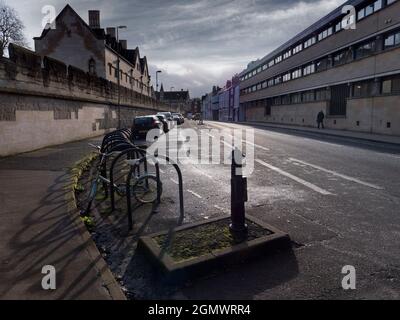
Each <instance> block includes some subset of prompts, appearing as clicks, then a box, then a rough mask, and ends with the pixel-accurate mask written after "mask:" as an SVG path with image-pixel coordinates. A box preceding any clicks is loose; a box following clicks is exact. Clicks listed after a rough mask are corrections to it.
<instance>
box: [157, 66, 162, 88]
mask: <svg viewBox="0 0 400 320" xmlns="http://www.w3.org/2000/svg"><path fill="white" fill-rule="evenodd" d="M159 73H162V71H161V70H158V71H157V72H156V91H157V92H158V74H159Z"/></svg>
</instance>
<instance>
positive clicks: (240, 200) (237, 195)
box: [230, 148, 247, 238]
mask: <svg viewBox="0 0 400 320" xmlns="http://www.w3.org/2000/svg"><path fill="white" fill-rule="evenodd" d="M235 155H236V156H235ZM243 157H244V156H243V155H242V153H241V151H240V150H239V149H238V148H236V149H235V150H233V151H232V165H231V221H232V224H231V225H230V229H231V232H232V233H233V234H234V235H235V236H237V237H239V238H241V237H242V236H245V235H246V234H247V225H246V212H245V206H244V203H245V202H247V179H246V178H243V173H242V168H243ZM237 161H238V162H237Z"/></svg>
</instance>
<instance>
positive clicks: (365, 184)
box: [289, 158, 384, 190]
mask: <svg viewBox="0 0 400 320" xmlns="http://www.w3.org/2000/svg"><path fill="white" fill-rule="evenodd" d="M289 160H290V161H294V162H298V163H301V164H304V165H306V166H309V167H312V168H315V169H318V170H321V171H324V172H327V173H330V174H332V175H334V176H337V177H340V178H342V179H345V180H348V181H352V182H355V183H358V184H361V185H364V186H367V187H370V188H373V189H377V190H383V189H384V188H382V187H379V186H377V185H375V184H372V183H368V182H364V181H361V180H359V179H357V178H353V177H349V176H346V175H344V174H341V173H338V172H336V171H333V170H328V169H325V168H322V167H320V166H316V165H314V164H311V163H308V162H305V161H301V160H298V159H295V158H289Z"/></svg>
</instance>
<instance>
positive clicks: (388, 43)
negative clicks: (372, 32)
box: [385, 31, 400, 49]
mask: <svg viewBox="0 0 400 320" xmlns="http://www.w3.org/2000/svg"><path fill="white" fill-rule="evenodd" d="M398 45H400V31H398V32H397V33H395V34H391V35H388V36H386V37H385V49H389V48H392V47H394V46H398Z"/></svg>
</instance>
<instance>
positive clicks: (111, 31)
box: [106, 28, 116, 38]
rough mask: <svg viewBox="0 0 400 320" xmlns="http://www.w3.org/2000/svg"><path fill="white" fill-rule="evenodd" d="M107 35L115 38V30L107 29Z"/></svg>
mask: <svg viewBox="0 0 400 320" xmlns="http://www.w3.org/2000/svg"><path fill="white" fill-rule="evenodd" d="M106 30H107V34H108V35H110V36H111V37H113V38H115V35H116V33H115V28H107V29H106Z"/></svg>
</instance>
